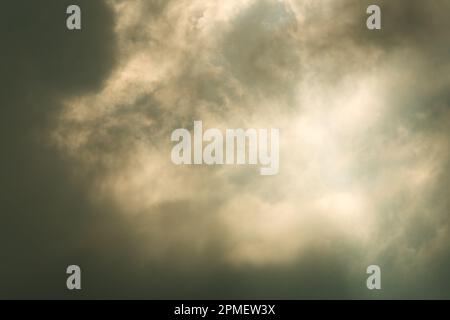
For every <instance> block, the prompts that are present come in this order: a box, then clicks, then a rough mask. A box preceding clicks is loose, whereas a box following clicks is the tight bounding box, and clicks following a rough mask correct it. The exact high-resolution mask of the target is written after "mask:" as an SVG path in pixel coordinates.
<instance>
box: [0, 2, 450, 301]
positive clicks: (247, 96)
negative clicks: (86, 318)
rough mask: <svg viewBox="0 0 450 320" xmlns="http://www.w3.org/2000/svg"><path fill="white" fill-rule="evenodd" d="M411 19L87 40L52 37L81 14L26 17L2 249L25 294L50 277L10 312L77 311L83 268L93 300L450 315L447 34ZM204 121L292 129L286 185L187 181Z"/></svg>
mask: <svg viewBox="0 0 450 320" xmlns="http://www.w3.org/2000/svg"><path fill="white" fill-rule="evenodd" d="M403 2H404V1H400V2H398V3H397V2H396V3H391V2H388V1H378V3H379V4H380V6H381V8H382V12H383V15H382V19H383V30H382V31H380V32H373V31H369V30H367V29H366V27H365V19H366V14H365V9H366V8H367V6H368V5H369V2H361V1H355V0H345V1H339V2H336V1H321V2H320V3H318V2H317V1H306V0H303V1H300V0H299V1H295V0H289V1H288V0H286V1H275V0H264V1H254V0H247V1H226V2H223V1H222V2H219V1H210V2H207V3H205V2H204V1H183V0H179V1H150V2H149V1H133V2H129V1H119V0H117V1H112V0H111V1H105V2H96V4H94V3H91V2H89V3H87V2H86V3H85V2H82V3H81V5H82V7H83V12H85V13H83V14H85V15H86V18H85V20H83V21H84V22H83V23H85V27H83V28H84V29H83V32H82V33H80V34H71V33H67V32H64V29H62V28H59V27H58V26H59V25H58V20H57V19H56V20H55V19H53V18H52V19H50V18H49V19H46V20H44V19H42V20H41V18H38V17H42V16H44V15H49V16H50V15H51V17H53V16H57V15H58V12H60V9H61V7H64V4H63V3H59V2H58V3H57V2H56V1H55V2H51V1H50V2H49V3H50V4H51V5H50V7H49V8H50V9H49V10H48V11H47V10H46V12H45V13H44V12H42V13H41V11H42V10H43V9H41V8H39V6H37V5H36V8H35V10H34V11H33V12H37V13H39V14H35V15H31V12H32V11H26V10H25V11H26V12H30V14H29V17H27V18H28V19H24V20H26V23H25V24H24V25H23V26H21V27H16V29H13V31H5V30H9V29H8V28H6V27H5V28H2V30H4V31H3V33H5V37H3V38H5V39H7V40H6V41H7V42H8V43H9V44H10V45H9V46H7V49H6V54H5V62H7V64H6V65H8V66H9V70H8V72H7V73H6V75H7V77H5V78H4V79H8V80H7V81H5V80H3V82H4V83H2V85H3V87H4V88H7V89H8V90H6V92H8V94H7V95H6V96H5V98H2V99H3V100H4V101H2V102H4V103H2V105H5V106H7V107H6V108H5V109H4V110H2V120H3V119H7V120H6V121H3V122H5V123H4V125H2V130H3V133H4V134H2V143H4V144H5V148H6V150H10V153H11V154H12V155H13V156H12V158H11V159H10V160H8V159H6V160H3V163H2V168H3V170H4V172H5V175H6V179H5V180H4V181H6V182H2V188H3V187H4V188H8V189H10V190H14V192H8V194H9V196H8V197H6V198H5V199H4V200H5V201H2V203H3V206H4V210H3V209H2V212H7V214H5V219H6V220H5V221H7V223H5V224H4V226H5V232H4V233H3V234H2V237H3V238H4V239H14V240H15V241H13V242H11V246H10V248H9V250H8V251H7V252H8V255H7V256H8V258H7V260H8V261H9V264H8V265H7V266H6V267H5V268H6V270H7V273H8V274H11V273H13V270H14V269H15V268H16V265H17V263H18V262H17V261H18V260H21V261H23V266H22V268H23V269H22V271H23V273H24V274H26V277H27V279H33V278H34V277H35V275H36V274H38V273H39V272H42V273H44V274H45V276H42V280H33V281H32V282H31V283H34V284H35V285H34V286H33V288H34V289H31V288H28V289H23V288H20V289H17V290H16V291H10V292H14V294H15V295H17V296H19V297H24V296H30V295H31V296H43V295H44V296H45V295H47V296H64V293H63V292H64V290H63V288H62V289H57V288H58V282H57V280H55V278H52V276H51V274H52V273H55V274H56V273H58V272H62V271H61V270H63V268H64V267H63V266H64V264H65V263H66V262H67V261H69V260H70V261H73V260H76V261H81V262H80V264H81V263H83V266H84V268H86V269H87V270H89V272H90V275H89V276H88V279H87V280H86V281H87V283H88V284H90V285H89V286H88V287H90V288H91V289H90V290H89V291H86V293H85V294H86V297H146V298H152V297H153V298H161V297H166V298H167V297H169V298H174V297H176V298H180V297H184V298H192V297H207V298H219V297H227V298H235V297H236V298H244V297H246V298H308V297H327V298H330V297H334V298H336V297H338V298H339V297H341V298H378V297H385V298H390V297H394V298H398V297H425V298H428V297H448V294H449V290H448V288H447V287H445V286H443V285H442V284H441V282H440V281H439V279H447V278H448V272H447V270H448V268H447V267H448V265H449V259H448V254H447V252H448V245H447V244H448V234H449V232H448V225H449V224H448V223H449V221H448V213H447V212H448V209H449V207H448V205H449V204H448V201H447V200H446V198H447V196H446V190H447V189H448V183H447V181H448V167H449V163H450V162H449V157H448V156H449V149H448V146H449V139H448V136H449V135H448V128H449V126H448V119H449V117H448V115H449V113H448V103H449V96H448V93H447V91H448V90H447V88H448V83H449V80H450V79H449V78H448V76H447V74H448V72H445V71H446V70H447V69H448V68H449V64H448V62H447V61H446V60H447V59H446V52H447V51H448V44H447V42H448V41H446V31H445V30H448V28H446V26H447V24H448V22H447V19H446V17H445V10H442V7H440V6H438V5H436V4H434V3H433V4H431V3H430V4H424V3H423V2H419V1H408V3H407V4H406V2H405V3H403ZM11 3H12V2H11ZM370 4H372V3H370ZM27 5H28V4H27ZM24 6H25V2H15V4H14V5H12V4H10V5H9V10H7V11H10V12H13V16H14V14H16V15H18V14H19V13H21V12H22V11H23V10H22V9H24V8H25V7H24ZM444 6H446V5H444ZM39 10H41V11H39ZM62 12H64V10H62ZM94 13H95V15H94ZM94 16H95V19H94ZM8 19H11V20H8ZM21 19H23V18H22V16H21ZM61 20H63V19H62V18H61ZM5 21H6V23H7V25H11V24H12V23H13V21H15V20H14V19H12V18H5V19H3V20H2V23H5ZM41 21H49V22H46V23H44V24H43V25H42V26H41V24H42V22H41ZM36 24H38V25H39V26H41V28H38V27H36ZM14 25H15V24H14ZM43 30H47V32H46V33H45V32H44V31H43ZM87 31H89V32H87ZM43 33H45V34H44V35H43ZM44 49H45V50H44ZM18 53H19V54H20V55H23V56H21V58H23V59H17V54H18ZM23 61H26V63H24V62H23ZM3 115H5V116H4V117H3ZM11 119H13V120H11ZM194 120H202V121H203V123H204V125H205V126H206V127H215V128H221V129H226V128H270V127H275V128H280V129H281V136H280V139H281V141H280V142H281V146H280V147H281V149H280V159H281V163H280V164H281V165H280V174H279V175H278V176H274V177H270V178H267V177H261V176H260V175H258V174H257V170H256V169H254V168H251V167H247V166H243V167H234V166H222V167H220V166H217V167H177V166H174V165H173V164H172V163H171V162H170V149H171V147H172V145H171V143H170V132H171V131H172V130H174V129H176V128H180V127H186V128H191V127H192V124H193V121H194ZM11 137H15V139H14V140H13V139H11ZM37 137H38V138H37ZM29 159H33V161H32V162H30V161H29ZM17 172H20V174H19V175H18V174H17ZM2 194H6V193H4V192H2ZM4 197H5V196H4ZM9 226H18V227H19V230H21V231H20V233H18V234H17V233H15V232H13V231H12V230H17V228H9ZM33 239H39V240H40V241H39V242H34V241H32V240H33ZM54 239H58V241H56V242H55V240H54ZM38 255H41V256H43V257H44V258H43V259H45V260H46V261H47V266H40V267H39V268H37V269H36V270H33V271H28V272H25V270H27V268H28V266H29V264H30V263H31V262H32V261H35V259H36V257H37V256H38ZM41 260H42V259H41ZM71 263H72V262H71ZM370 264H379V265H380V266H381V267H382V272H383V291H382V292H381V293H373V292H368V291H367V290H366V289H365V287H364V285H365V276H366V275H365V270H366V267H367V266H368V265H370ZM60 269H61V270H60ZM57 270H59V271H57ZM430 272H433V274H435V275H436V276H430ZM17 277H18V276H14V277H13V278H12V279H17ZM60 277H61V278H62V280H61V281H63V280H64V279H63V277H64V274H63V273H61V275H60ZM47 279H54V280H52V281H53V282H51V285H46V286H45V289H43V287H44V283H45V281H47ZM30 281H31V280H30ZM94 284H95V285H94ZM180 284H182V286H183V287H184V288H185V289H180V286H181V285H180ZM12 286H13V281H11V282H9V286H7V287H6V288H7V289H11V288H12ZM116 286H120V287H121V288H122V289H121V290H120V293H117V294H114V293H113V292H114V290H111V289H112V288H116ZM11 290H12V289H11ZM22 290H24V291H22ZM24 292H25V294H24Z"/></svg>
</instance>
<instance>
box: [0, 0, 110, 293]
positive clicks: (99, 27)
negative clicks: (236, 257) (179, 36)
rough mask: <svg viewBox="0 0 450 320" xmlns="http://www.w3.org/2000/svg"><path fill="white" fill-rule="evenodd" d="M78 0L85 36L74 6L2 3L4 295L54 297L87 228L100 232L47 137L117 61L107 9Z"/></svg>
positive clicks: (80, 190) (82, 245)
mask: <svg viewBox="0 0 450 320" xmlns="http://www.w3.org/2000/svg"><path fill="white" fill-rule="evenodd" d="M76 3H77V4H79V5H81V6H82V8H83V31H82V32H69V31H68V30H67V29H66V26H65V20H66V14H65V12H66V8H67V6H68V5H69V4H73V1H56V0H51V1H45V2H42V1H39V2H38V1H22V0H19V1H5V2H3V3H2V10H1V14H0V15H1V17H0V39H1V42H2V54H1V73H2V77H1V80H0V81H1V83H0V86H1V89H0V90H1V92H2V93H1V97H0V100H1V102H0V104H1V111H0V113H1V116H0V119H1V120H0V122H1V129H0V130H1V135H0V136H1V137H0V139H1V140H0V141H1V148H2V157H1V165H0V167H1V169H0V170H1V184H0V186H1V192H0V197H1V201H0V212H1V214H0V215H1V225H0V229H1V232H0V238H1V240H0V241H1V247H2V250H1V260H2V263H1V266H0V270H1V276H0V283H1V285H0V296H1V297H2V298H14V297H20V298H25V297H49V296H53V297H56V296H55V293H56V292H62V290H60V289H58V288H60V281H62V280H63V279H64V272H65V266H67V265H68V264H69V263H70V262H71V261H73V259H74V258H75V257H77V258H80V259H82V258H81V255H80V254H79V250H80V249H81V248H84V249H86V248H88V247H89V245H87V244H85V243H83V241H84V240H83V237H84V236H85V233H86V232H87V230H89V229H91V228H94V229H95V228H99V227H100V226H102V227H103V228H104V227H105V226H104V224H102V223H101V221H102V220H103V219H105V218H106V217H105V215H102V214H101V213H100V214H99V213H97V215H96V216H93V210H92V208H90V206H89V203H88V198H87V196H86V193H85V190H84V189H85V188H84V187H83V183H84V181H83V179H80V181H77V182H75V181H74V180H73V179H71V178H70V176H69V174H68V173H69V172H70V170H71V167H70V163H68V162H66V160H65V159H63V157H61V155H60V153H58V152H57V151H56V150H54V149H53V148H52V147H50V146H49V145H48V143H47V142H46V138H45V136H46V135H47V132H48V130H50V128H51V127H52V126H53V125H54V117H55V115H56V114H57V112H59V110H60V108H61V101H62V99H66V98H68V97H70V96H73V95H77V94H82V93H86V92H89V91H95V90H97V89H99V88H100V87H101V85H102V82H103V80H104V79H105V77H107V76H108V75H109V73H110V71H111V69H112V68H113V66H114V63H115V61H114V58H115V51H116V48H115V39H114V38H115V36H114V34H113V32H112V30H113V28H114V25H115V22H114V17H113V15H112V12H111V10H110V9H109V7H107V6H106V5H105V3H104V2H103V1H77V2H76ZM111 217H112V216H111ZM111 217H109V218H108V220H107V221H110V223H109V226H110V228H114V224H115V221H114V218H111ZM107 228H108V227H107ZM83 256H85V255H83Z"/></svg>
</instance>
